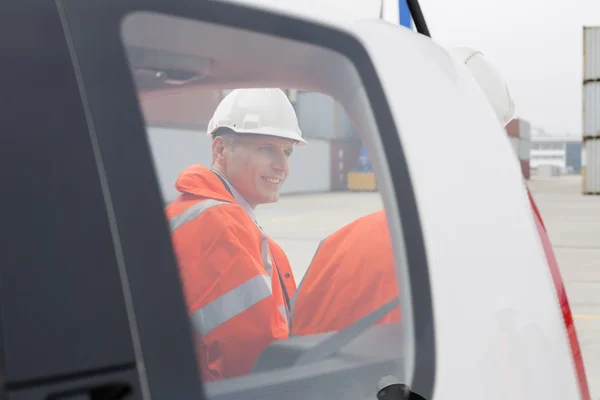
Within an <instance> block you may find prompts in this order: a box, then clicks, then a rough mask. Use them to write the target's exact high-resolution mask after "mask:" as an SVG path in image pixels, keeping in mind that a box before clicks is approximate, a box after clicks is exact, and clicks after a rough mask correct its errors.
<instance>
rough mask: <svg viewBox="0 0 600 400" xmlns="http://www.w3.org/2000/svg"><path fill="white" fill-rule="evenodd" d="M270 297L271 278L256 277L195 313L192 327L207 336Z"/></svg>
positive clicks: (192, 318) (192, 317)
mask: <svg viewBox="0 0 600 400" xmlns="http://www.w3.org/2000/svg"><path fill="white" fill-rule="evenodd" d="M269 296H271V280H270V279H269V277H268V276H265V275H258V276H255V277H254V278H252V279H249V280H247V281H246V282H244V283H242V284H241V285H240V286H238V287H236V288H234V289H232V290H230V291H229V292H227V293H225V294H224V295H222V296H220V297H218V298H217V299H215V300H213V301H211V302H210V303H209V304H207V305H205V306H204V307H202V308H200V309H199V310H197V311H195V312H194V313H193V314H192V316H191V320H192V325H193V326H194V328H195V329H196V330H197V331H198V332H200V334H201V335H206V334H208V333H210V331H212V330H213V329H215V328H217V327H218V326H220V325H221V324H223V323H225V322H227V321H229V320H230V319H231V318H233V317H235V316H237V315H239V314H241V313H243V312H244V311H246V310H248V309H249V308H250V307H252V306H253V305H255V304H256V303H258V302H259V301H261V300H264V299H266V298H267V297H269Z"/></svg>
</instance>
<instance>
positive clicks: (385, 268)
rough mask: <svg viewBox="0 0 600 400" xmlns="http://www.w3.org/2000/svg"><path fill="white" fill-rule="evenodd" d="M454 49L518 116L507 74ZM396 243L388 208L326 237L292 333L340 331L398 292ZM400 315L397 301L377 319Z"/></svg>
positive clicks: (297, 301)
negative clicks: (390, 228)
mask: <svg viewBox="0 0 600 400" xmlns="http://www.w3.org/2000/svg"><path fill="white" fill-rule="evenodd" d="M451 53H452V55H453V56H454V57H456V58H457V59H458V60H459V62H463V63H464V64H465V65H466V66H467V67H468V68H469V69H470V70H471V72H472V73H473V76H474V77H475V80H476V81H477V82H478V84H479V86H480V87H481V89H482V91H483V92H484V93H485V95H486V97H487V99H488V101H489V102H490V104H491V105H492V108H493V109H494V111H495V113H496V116H497V117H498V120H499V121H500V123H501V124H502V125H503V126H504V127H505V126H506V125H507V124H508V123H509V122H510V121H511V120H512V119H514V118H515V110H514V104H513V101H512V98H511V96H510V93H509V91H508V88H507V87H506V85H505V83H504V80H503V78H502V77H501V76H500V74H499V73H498V72H497V71H496V69H495V68H494V67H493V66H492V65H491V64H490V63H489V62H488V61H487V60H486V59H485V58H484V57H483V55H482V54H481V53H479V52H477V51H474V50H472V49H470V48H468V47H455V48H453V49H452V50H451ZM396 282H397V279H396V270H395V267H394V259H393V253H392V243H391V240H390V234H389V231H388V226H387V221H386V216H385V211H384V210H380V211H377V212H375V213H372V214H369V215H366V216H363V217H362V218H359V219H358V220H356V221H353V222H351V223H350V224H348V225H346V226H344V227H342V228H341V229H340V230H338V231H336V232H334V233H333V234H332V235H330V236H329V237H327V238H326V239H325V240H324V241H323V242H322V243H321V245H320V246H319V249H318V250H317V252H316V254H315V256H314V258H313V261H312V263H311V265H310V267H309V268H308V270H307V271H306V274H305V276H304V278H303V280H302V283H301V284H300V287H299V288H298V290H297V292H296V295H295V296H294V298H293V299H292V334H293V335H299V336H302V335H314V334H318V333H325V332H331V331H339V330H341V329H344V328H345V327H347V326H349V325H351V324H352V323H354V322H356V321H358V320H359V319H360V318H362V317H364V316H366V315H368V314H370V313H372V312H374V311H375V310H377V309H378V308H379V307H382V306H384V305H386V304H387V303H390V302H392V301H393V300H394V299H395V298H396V297H397V296H398V286H397V283H396ZM399 320H400V308H399V304H398V307H395V308H394V309H393V310H392V311H390V312H388V313H387V314H386V315H385V316H383V317H382V318H380V319H379V320H378V321H377V322H376V323H391V322H397V321H399Z"/></svg>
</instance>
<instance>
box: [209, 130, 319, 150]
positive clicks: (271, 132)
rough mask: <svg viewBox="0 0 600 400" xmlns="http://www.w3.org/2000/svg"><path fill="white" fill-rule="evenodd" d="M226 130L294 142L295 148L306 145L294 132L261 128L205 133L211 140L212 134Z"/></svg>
mask: <svg viewBox="0 0 600 400" xmlns="http://www.w3.org/2000/svg"><path fill="white" fill-rule="evenodd" d="M223 128H226V129H227V130H228V131H230V132H231V133H237V134H244V135H261V136H273V137H278V138H282V139H290V140H292V141H294V142H295V144H296V146H304V145H306V144H308V142H307V141H306V140H304V139H303V138H302V136H300V135H299V134H298V133H297V132H295V131H288V130H282V129H279V128H270V127H261V128H260V129H259V130H254V129H233V128H231V127H229V126H220V127H217V128H215V129H213V130H212V131H210V132H206V135H207V136H208V137H210V138H213V134H214V133H215V132H216V131H218V130H219V129H223Z"/></svg>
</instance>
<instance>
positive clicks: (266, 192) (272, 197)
mask: <svg viewBox="0 0 600 400" xmlns="http://www.w3.org/2000/svg"><path fill="white" fill-rule="evenodd" d="M293 151H294V146H293V141H291V140H289V139H283V138H278V137H272V136H262V135H248V136H241V135H240V136H238V135H235V136H233V140H231V139H226V138H222V137H221V138H217V139H215V141H214V142H213V156H214V159H215V167H216V168H217V170H218V172H220V173H221V174H223V175H224V176H225V177H226V178H227V179H228V180H229V182H230V183H231V184H232V185H233V186H234V187H235V188H236V190H237V191H238V192H240V194H241V195H242V196H243V197H244V199H245V200H246V201H247V202H248V203H249V204H250V206H251V207H252V208H255V207H256V206H257V205H259V204H266V203H274V202H276V201H277V200H279V190H280V189H281V186H282V185H283V182H284V181H285V179H286V178H287V176H288V174H289V169H290V161H289V159H290V156H291V155H292V152H293Z"/></svg>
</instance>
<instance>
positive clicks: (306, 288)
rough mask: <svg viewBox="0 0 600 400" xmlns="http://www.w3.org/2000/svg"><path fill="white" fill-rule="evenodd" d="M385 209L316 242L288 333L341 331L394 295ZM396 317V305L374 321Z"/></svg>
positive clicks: (393, 278) (393, 319) (390, 249)
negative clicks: (315, 249) (317, 245)
mask: <svg viewBox="0 0 600 400" xmlns="http://www.w3.org/2000/svg"><path fill="white" fill-rule="evenodd" d="M396 282H397V278H396V271H395V268H394V259H393V254H392V243H391V240H390V236H389V231H388V227H387V221H386V217H385V212H384V211H383V210H381V211H378V212H375V213H373V214H369V215H366V216H364V217H362V218H359V219H357V220H356V221H353V222H351V223H350V224H348V225H346V226H344V227H342V228H341V229H339V230H338V231H336V232H335V233H333V234H332V235H330V236H328V237H327V238H326V239H325V240H324V241H323V242H322V243H321V245H320V246H319V248H318V250H317V252H316V254H315V256H314V258H313V261H312V262H311V264H310V266H309V268H308V270H307V271H306V274H305V276H304V278H303V279H302V283H301V284H300V286H299V287H298V290H297V292H296V295H295V296H294V298H293V299H292V334H293V335H299V336H302V335H313V334H317V333H323V332H330V331H339V330H341V329H343V328H345V327H347V326H349V325H350V324H352V323H353V322H355V321H357V320H358V319H360V318H362V317H364V316H365V315H367V314H369V313H371V312H373V311H375V310H377V309H378V308H379V307H381V306H383V305H384V304H386V303H388V302H390V301H392V300H393V299H394V298H395V297H397V296H398V285H397V283H396ZM399 320H400V307H397V308H395V309H394V310H393V311H391V312H389V313H388V314H387V315H386V316H384V317H383V318H382V319H380V320H379V321H378V322H377V323H390V322H396V321H399Z"/></svg>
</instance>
